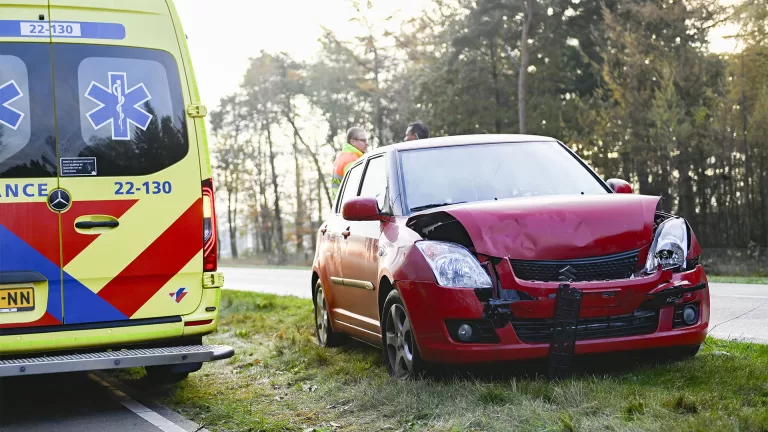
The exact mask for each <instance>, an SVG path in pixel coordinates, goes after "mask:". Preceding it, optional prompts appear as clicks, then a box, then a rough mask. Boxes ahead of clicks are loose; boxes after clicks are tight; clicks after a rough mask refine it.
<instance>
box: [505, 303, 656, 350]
mask: <svg viewBox="0 0 768 432" xmlns="http://www.w3.org/2000/svg"><path fill="white" fill-rule="evenodd" d="M511 322H512V328H513V329H514V330H515V333H516V334H517V337H518V338H520V341H522V342H524V343H547V342H550V341H551V340H552V327H553V326H554V320H552V319H512V320H511ZM658 325H659V313H658V312H657V311H652V310H638V311H635V312H634V313H632V314H627V315H616V316H608V317H597V318H584V319H580V320H579V321H578V324H577V327H576V340H587V339H605V338H615V337H625V336H637V335H645V334H650V333H653V332H655V331H656V328H657V327H658Z"/></svg>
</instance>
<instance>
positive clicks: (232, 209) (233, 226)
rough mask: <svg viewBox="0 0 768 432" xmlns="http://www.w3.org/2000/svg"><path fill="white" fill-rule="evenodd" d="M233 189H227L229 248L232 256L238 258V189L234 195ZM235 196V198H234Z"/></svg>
mask: <svg viewBox="0 0 768 432" xmlns="http://www.w3.org/2000/svg"><path fill="white" fill-rule="evenodd" d="M232 193H233V191H232V189H228V190H227V222H228V223H229V250H230V252H231V253H232V258H233V259H237V222H236V220H237V210H236V207H237V189H235V191H234V195H235V196H234V197H233V196H232ZM233 198H234V199H233Z"/></svg>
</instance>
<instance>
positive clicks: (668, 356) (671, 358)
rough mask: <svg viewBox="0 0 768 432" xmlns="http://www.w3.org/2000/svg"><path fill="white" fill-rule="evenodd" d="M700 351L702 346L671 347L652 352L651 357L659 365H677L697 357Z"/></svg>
mask: <svg viewBox="0 0 768 432" xmlns="http://www.w3.org/2000/svg"><path fill="white" fill-rule="evenodd" d="M700 349H701V345H693V346H680V347H671V348H664V349H660V350H656V351H652V352H650V353H649V355H650V357H651V359H652V360H653V361H655V362H657V363H662V364H663V363H676V362H680V361H685V360H689V359H692V358H694V357H696V354H698V353H699V350H700Z"/></svg>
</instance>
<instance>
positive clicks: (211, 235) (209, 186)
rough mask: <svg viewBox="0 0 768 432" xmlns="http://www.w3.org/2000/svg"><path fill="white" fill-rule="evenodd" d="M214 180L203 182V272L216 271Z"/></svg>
mask: <svg viewBox="0 0 768 432" xmlns="http://www.w3.org/2000/svg"><path fill="white" fill-rule="evenodd" d="M214 201H215V200H214V194H213V180H212V179H207V180H203V271H207V272H209V271H216V269H217V268H218V262H217V256H216V252H217V250H216V240H217V239H216V206H215V205H214Z"/></svg>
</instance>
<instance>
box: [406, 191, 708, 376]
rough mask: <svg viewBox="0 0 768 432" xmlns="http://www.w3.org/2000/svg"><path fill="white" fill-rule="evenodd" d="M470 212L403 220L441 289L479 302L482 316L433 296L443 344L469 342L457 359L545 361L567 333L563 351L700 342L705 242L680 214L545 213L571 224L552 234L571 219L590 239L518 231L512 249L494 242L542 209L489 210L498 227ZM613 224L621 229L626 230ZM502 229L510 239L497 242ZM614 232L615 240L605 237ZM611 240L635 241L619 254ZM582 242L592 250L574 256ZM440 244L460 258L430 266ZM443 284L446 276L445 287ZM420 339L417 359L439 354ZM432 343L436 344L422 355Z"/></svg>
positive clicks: (704, 320)
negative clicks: (505, 214) (502, 213)
mask: <svg viewBox="0 0 768 432" xmlns="http://www.w3.org/2000/svg"><path fill="white" fill-rule="evenodd" d="M651 203H652V204H654V207H655V204H656V203H657V202H651V201H649V200H646V201H645V202H644V203H643V204H642V207H643V208H644V209H647V208H648V207H649V205H650V204H651ZM472 210H473V209H470V210H466V211H464V209H461V210H459V211H455V210H454V209H450V210H446V211H432V212H427V213H422V214H418V215H415V216H412V217H411V218H409V220H408V222H407V226H408V228H410V229H411V230H413V231H414V232H416V233H418V235H419V236H420V237H421V238H422V240H421V241H419V242H416V246H417V247H418V248H419V250H421V252H422V254H425V256H426V255H429V256H427V262H429V263H430V267H431V269H432V271H433V273H435V277H436V281H437V286H443V287H449V288H450V287H452V286H453V287H454V288H457V287H464V288H465V289H464V290H463V293H467V292H471V293H472V295H473V297H474V298H475V299H476V300H475V304H477V303H478V302H479V305H480V309H481V312H480V310H479V309H477V308H475V307H469V304H468V303H469V302H468V300H467V299H466V297H462V294H461V293H459V292H458V291H456V290H454V291H451V292H450V294H448V293H446V297H445V301H446V302H447V303H453V304H454V305H453V306H446V307H443V306H441V305H438V302H436V301H434V299H432V300H433V301H432V304H431V305H430V307H432V308H436V309H438V310H443V311H444V313H443V314H442V315H443V316H440V318H441V320H442V321H443V322H444V326H445V327H444V329H445V331H446V332H447V335H448V336H449V338H450V340H449V341H448V342H449V344H450V345H452V346H453V347H454V348H455V347H456V346H462V345H463V346H466V347H470V346H471V347H472V350H471V352H469V354H468V355H458V356H456V357H455V358H456V361H474V360H475V359H477V360H478V361H483V360H509V359H515V358H531V357H546V356H548V355H549V356H550V358H551V356H552V352H551V351H554V349H555V345H557V344H558V337H557V335H558V334H560V333H563V329H564V328H565V329H568V330H569V331H570V332H571V334H570V336H569V337H570V339H571V340H570V342H571V347H570V349H571V350H572V351H571V354H572V353H576V354H580V353H597V352H607V351H619V350H628V349H642V348H654V347H666V346H683V345H684V346H691V345H697V344H700V343H701V342H703V339H704V337H705V336H706V328H707V326H708V321H709V293H708V287H707V280H706V275H705V274H704V270H703V268H702V267H701V266H700V265H699V256H700V254H701V248H700V247H699V244H698V241H697V240H696V237H695V235H694V234H693V231H692V230H691V227H690V226H689V224H688V223H687V221H685V219H682V218H679V217H676V216H673V215H670V214H667V213H663V212H660V211H658V210H654V211H653V213H651V214H648V212H647V211H646V212H643V211H640V212H639V213H641V214H640V218H642V217H648V216H650V217H649V218H648V219H651V220H652V222H650V221H648V222H647V223H646V222H643V223H638V221H639V220H640V218H635V219H634V220H632V221H628V222H626V223H625V224H621V223H620V222H619V223H614V224H613V227H614V228H610V227H609V228H606V227H605V226H602V225H601V224H600V222H601V221H597V222H595V223H592V224H591V225H590V224H588V223H584V220H589V219H588V218H587V217H585V216H583V215H582V216H581V217H582V220H576V219H574V218H573V217H571V216H570V215H569V216H562V215H560V216H558V217H559V219H554V218H553V219H552V220H556V221H567V222H565V223H562V224H561V225H557V224H556V223H554V224H552V225H551V226H550V232H548V233H547V234H548V235H550V236H551V235H555V236H557V235H560V236H561V237H563V234H562V233H563V231H562V230H561V231H558V229H560V228H559V227H562V226H565V225H566V223H567V224H570V225H568V226H570V227H575V228H574V232H575V231H578V230H581V231H583V232H588V233H590V234H593V236H594V238H593V239H592V242H591V243H589V244H587V243H585V242H584V241H583V240H584V238H587V237H588V236H585V235H584V233H583V232H582V233H580V234H574V235H573V236H571V237H563V238H559V239H555V240H554V241H553V240H550V239H549V238H547V239H546V240H542V239H543V238H544V236H539V237H536V238H534V237H533V236H530V235H529V236H525V235H522V236H521V235H518V234H514V235H517V237H515V238H516V239H517V240H516V242H517V243H516V245H520V247H518V248H517V249H514V248H512V249H511V250H510V251H509V252H510V253H505V254H502V253H500V252H503V246H502V247H498V245H500V244H502V245H503V244H504V242H505V241H507V243H506V244H512V243H511V242H510V241H509V239H510V237H509V236H512V234H508V233H509V231H508V229H509V228H510V227H512V226H517V227H518V228H519V227H525V226H526V223H528V222H530V220H531V218H530V217H529V216H530V215H535V216H539V217H540V216H541V214H542V213H541V212H538V211H537V212H529V213H526V212H520V211H517V210H515V212H511V213H510V214H514V216H513V217H510V218H508V219H506V220H502V219H503V218H499V217H498V214H496V215H495V217H494V220H493V221H494V223H495V224H496V225H490V227H491V228H488V226H489V225H488V224H487V223H486V221H485V220H484V219H483V217H478V216H477V214H478V213H477V212H476V211H474V212H473V211H472ZM462 211H463V213H462ZM626 214H629V213H626ZM646 215H647V216H646ZM569 217H570V218H571V219H569ZM500 220H501V221H502V222H503V223H500V222H499V221H500ZM484 224H485V225H484ZM603 225H605V224H603ZM468 227H469V228H468ZM478 227H482V229H478ZM615 227H623V228H621V229H623V230H624V231H621V230H619V229H618V228H615ZM627 227H628V228H627ZM611 229H613V230H614V231H610V230H611ZM630 230H634V232H632V233H630V232H629V231H630ZM505 235H508V237H506V238H502V239H501V240H500V241H498V240H497V239H498V238H499V236H502V237H503V236H505ZM492 236H495V237H492ZM611 239H613V240H614V243H611V244H609V242H605V241H604V240H611ZM617 239H619V240H621V241H618V240H617ZM601 241H604V242H603V243H604V246H601V247H602V249H603V250H605V251H609V252H611V253H606V254H599V255H598V254H595V251H596V250H597V249H599V248H596V247H594V244H595V243H597V244H599V243H600V242H601ZM547 242H549V243H547ZM558 242H559V244H558ZM580 242H581V243H580ZM478 243H479V244H478ZM615 243H621V245H629V246H632V247H631V248H628V249H629V250H619V251H616V250H615V249H616V247H613V244H615ZM531 244H534V246H535V244H541V245H545V246H546V247H542V249H546V250H547V252H550V253H551V255H557V256H556V257H554V258H552V257H550V256H546V255H547V253H545V254H538V253H537V251H536V250H534V249H535V248H533V247H531ZM580 246H581V249H583V250H587V251H588V252H587V253H588V255H586V256H584V257H578V256H576V257H575V256H573V255H577V254H578V250H581V249H579V247H580ZM568 248H573V249H568ZM446 250H453V251H459V252H455V253H456V254H458V255H461V256H462V258H460V259H459V258H457V261H455V262H449V263H448V264H447V266H446V267H445V268H443V269H440V268H437V266H436V264H435V263H436V262H437V261H438V260H441V259H443V258H442V257H444V256H445V253H446ZM425 251H426V252H425ZM462 251H463V252H462ZM552 251H554V252H552ZM489 252H496V253H495V254H492V253H489ZM537 254H538V255H544V256H537ZM525 255H527V256H525ZM467 257H471V261H470V260H469V259H468V258H467ZM444 265H445V264H444ZM479 270H482V277H481V276H479V275H478V271H479ZM439 272H443V273H446V275H442V276H441V275H439ZM463 273H467V274H471V275H472V276H471V277H466V276H462V274H463ZM446 280H450V281H451V282H448V283H447V285H446ZM467 288H468V289H467ZM568 296H570V297H568ZM566 297H567V298H566ZM566 300H567V301H566ZM455 303H458V304H459V306H456V305H455ZM461 304H463V305H465V306H466V307H465V309H462V307H461ZM569 308H570V309H569ZM574 308H575V311H574ZM469 309H472V312H470V311H469ZM566 309H568V310H570V313H571V318H572V319H571V321H567V322H566V321H563V319H564V318H563V317H565V316H566V315H567V314H566V313H565V312H568V310H566ZM477 312H480V314H479V316H478V313H477ZM430 315H433V316H435V317H437V316H436V315H440V314H436V313H430ZM564 323H565V324H564ZM425 327H426V325H425ZM417 330H418V329H417ZM417 336H418V331H417ZM424 339H425V340H426V341H427V342H426V343H425V349H424V348H422V351H426V352H425V357H426V358H429V357H432V358H436V359H438V358H442V359H443V361H444V360H445V356H444V354H445V352H447V351H449V348H448V347H446V346H444V344H442V345H441V343H440V342H438V339H439V338H437V337H436V336H435V335H434V334H432V335H428V336H427V337H425V338H424ZM561 339H562V338H561ZM566 345H567V343H566ZM574 345H575V347H574ZM482 346H486V349H485V350H484V349H483V348H482ZM431 348H435V350H433V352H430V349H431ZM441 353H442V354H441ZM449 361H452V360H449Z"/></svg>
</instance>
